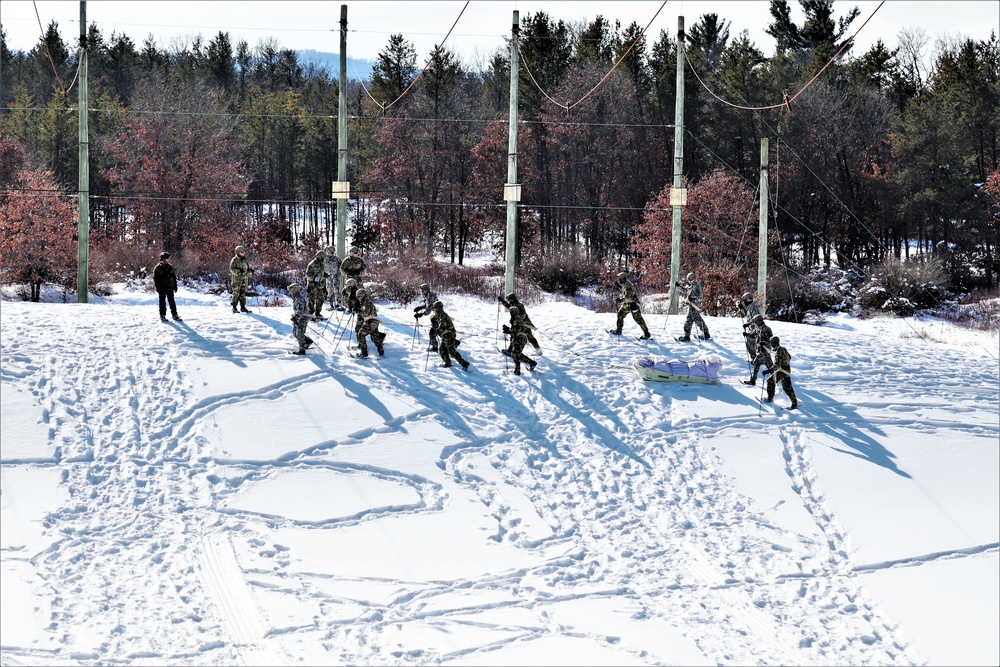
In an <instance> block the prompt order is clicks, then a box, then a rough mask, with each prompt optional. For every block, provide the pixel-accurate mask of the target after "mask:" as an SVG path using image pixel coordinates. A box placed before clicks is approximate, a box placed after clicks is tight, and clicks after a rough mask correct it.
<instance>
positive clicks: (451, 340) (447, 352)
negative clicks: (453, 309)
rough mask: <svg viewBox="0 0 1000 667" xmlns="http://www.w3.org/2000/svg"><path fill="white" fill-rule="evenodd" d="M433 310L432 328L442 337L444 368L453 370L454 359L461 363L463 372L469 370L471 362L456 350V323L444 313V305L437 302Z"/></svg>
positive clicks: (441, 350)
mask: <svg viewBox="0 0 1000 667" xmlns="http://www.w3.org/2000/svg"><path fill="white" fill-rule="evenodd" d="M431 310H432V312H433V314H432V315H431V328H432V329H436V330H437V332H438V335H439V336H440V337H441V343H440V354H441V366H442V368H451V360H452V359H454V360H455V361H457V362H458V363H459V365H460V366H461V367H462V370H463V371H467V370H469V362H468V361H466V360H465V359H464V358H462V355H461V354H460V353H459V352H458V350H457V349H455V348H457V347H458V340H457V336H458V332H457V331H455V323H454V322H453V321H452V319H451V316H450V315H448V313H446V312H444V304H443V303H441V302H440V301H435V302H434V305H433V306H432V307H431ZM428 350H429V348H428Z"/></svg>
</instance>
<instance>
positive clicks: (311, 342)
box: [302, 336, 316, 350]
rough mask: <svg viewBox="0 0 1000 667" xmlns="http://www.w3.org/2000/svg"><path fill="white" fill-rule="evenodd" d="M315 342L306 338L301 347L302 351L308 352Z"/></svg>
mask: <svg viewBox="0 0 1000 667" xmlns="http://www.w3.org/2000/svg"><path fill="white" fill-rule="evenodd" d="M315 342H316V341H314V340H313V339H312V338H310V337H309V336H306V344H305V345H303V346H302V349H303V350H308V349H309V346H311V345H312V344H313V343H315Z"/></svg>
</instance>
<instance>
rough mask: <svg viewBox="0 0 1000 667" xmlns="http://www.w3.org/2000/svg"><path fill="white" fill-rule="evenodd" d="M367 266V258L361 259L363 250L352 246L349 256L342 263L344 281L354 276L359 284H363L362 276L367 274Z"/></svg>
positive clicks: (341, 270) (341, 269)
mask: <svg viewBox="0 0 1000 667" xmlns="http://www.w3.org/2000/svg"><path fill="white" fill-rule="evenodd" d="M367 268H368V265H367V264H365V260H363V259H361V250H360V249H359V248H357V247H356V246H355V247H352V248H351V250H350V252H349V253H348V256H347V257H346V258H345V259H344V261H343V262H341V263H340V272H341V273H343V274H344V281H345V282H346V281H347V280H348V279H350V278H354V280H356V281H357V283H358V284H359V285H360V284H361V276H363V275H365V270H367Z"/></svg>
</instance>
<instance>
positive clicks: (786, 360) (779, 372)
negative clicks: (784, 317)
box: [764, 336, 799, 410]
mask: <svg viewBox="0 0 1000 667" xmlns="http://www.w3.org/2000/svg"><path fill="white" fill-rule="evenodd" d="M771 347H773V348H774V367H773V368H771V369H768V370H765V371H764V377H766V378H767V398H765V399H764V400H765V401H767V402H768V403H770V402H771V401H773V400H774V391H775V384H776V383H775V380H776V379H777V378H779V377H780V378H781V388H782V389H783V390H784V392H785V394H786V395H787V396H788V398H790V399H792V404H791V405H790V406H789V407H788V409H789V410H794V409H795V408H797V407H798V405H799V400H798V399H797V398H796V397H795V390H794V389H793V388H792V355H791V354H789V353H788V350H786V349H785V348H784V347H782V346H781V340H779V339H778V337H777V336H771ZM769 375H770V377H768V376H769Z"/></svg>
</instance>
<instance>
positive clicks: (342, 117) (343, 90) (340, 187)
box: [333, 5, 351, 259]
mask: <svg viewBox="0 0 1000 667" xmlns="http://www.w3.org/2000/svg"><path fill="white" fill-rule="evenodd" d="M350 195H351V184H350V182H349V181H348V180H347V5H341V6H340V94H339V95H338V104H337V182H336V183H334V184H333V197H334V198H335V199H336V200H337V256H338V257H340V258H341V259H344V258H345V257H346V250H347V241H346V239H345V238H344V237H345V236H346V235H347V198H348V197H350Z"/></svg>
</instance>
